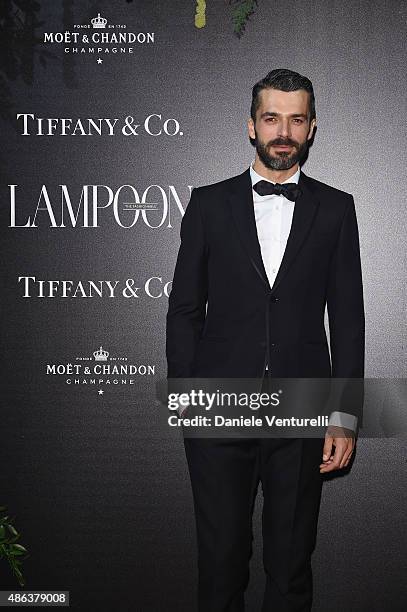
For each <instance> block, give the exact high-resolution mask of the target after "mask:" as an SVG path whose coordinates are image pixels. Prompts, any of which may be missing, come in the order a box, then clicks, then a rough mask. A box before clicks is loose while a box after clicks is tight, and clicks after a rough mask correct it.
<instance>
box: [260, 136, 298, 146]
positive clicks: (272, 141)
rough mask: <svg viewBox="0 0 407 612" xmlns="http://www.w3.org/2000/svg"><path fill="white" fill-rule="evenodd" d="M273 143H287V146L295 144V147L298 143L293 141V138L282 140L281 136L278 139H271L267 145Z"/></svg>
mask: <svg viewBox="0 0 407 612" xmlns="http://www.w3.org/2000/svg"><path fill="white" fill-rule="evenodd" d="M273 145H286V146H289V145H290V146H293V147H297V146H298V143H296V142H294V141H292V140H281V138H279V139H277V140H271V141H270V142H269V143H268V145H267V146H269V147H271V146H273Z"/></svg>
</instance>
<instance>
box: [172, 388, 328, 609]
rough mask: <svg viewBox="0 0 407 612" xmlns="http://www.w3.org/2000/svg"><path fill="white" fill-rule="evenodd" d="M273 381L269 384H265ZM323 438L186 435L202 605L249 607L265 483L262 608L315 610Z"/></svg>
mask: <svg viewBox="0 0 407 612" xmlns="http://www.w3.org/2000/svg"><path fill="white" fill-rule="evenodd" d="M266 388H267V383H266V382H265V383H263V390H264V389H266ZM323 444H324V440H323V439H322V438H239V439H236V438H221V439H219V438H216V439H214V438H184V446H185V452H186V457H187V462H188V468H189V473H190V478H191V484H192V492H193V498H194V509H195V520H196V528H197V542H198V575H199V581H198V610H199V612H244V609H245V607H244V592H245V590H246V587H247V585H248V581H249V561H250V558H251V555H252V541H253V534H252V514H253V508H254V502H255V497H256V494H257V490H258V485H259V482H261V487H262V492H263V512H262V535H263V565H264V570H265V573H266V587H265V592H264V598H263V605H262V608H261V612H308V611H309V610H311V605H312V570H311V554H312V552H313V550H314V548H315V542H316V532H317V522H318V514H319V507H320V499H321V490H322V475H321V474H320V472H319V464H320V463H321V462H322V450H323Z"/></svg>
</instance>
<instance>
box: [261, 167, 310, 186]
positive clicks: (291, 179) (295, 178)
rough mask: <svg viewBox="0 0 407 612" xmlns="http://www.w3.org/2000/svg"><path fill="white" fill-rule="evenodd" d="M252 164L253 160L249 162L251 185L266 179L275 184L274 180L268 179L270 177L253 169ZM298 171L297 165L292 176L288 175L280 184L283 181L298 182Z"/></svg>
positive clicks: (299, 170)
mask: <svg viewBox="0 0 407 612" xmlns="http://www.w3.org/2000/svg"><path fill="white" fill-rule="evenodd" d="M253 164H254V161H253V162H252V163H251V164H250V178H251V179H252V186H253V185H255V184H256V183H257V182H258V181H268V182H269V183H273V184H275V183H274V181H270V179H268V178H266V177H265V176H261V174H259V173H258V172H256V170H254V169H253ZM300 172H301V169H300V167H299V166H298V170H297V172H296V173H295V174H293V175H292V176H290V177H289V178H288V179H286V180H285V181H283V183H282V184H284V183H297V184H298V181H299V178H300Z"/></svg>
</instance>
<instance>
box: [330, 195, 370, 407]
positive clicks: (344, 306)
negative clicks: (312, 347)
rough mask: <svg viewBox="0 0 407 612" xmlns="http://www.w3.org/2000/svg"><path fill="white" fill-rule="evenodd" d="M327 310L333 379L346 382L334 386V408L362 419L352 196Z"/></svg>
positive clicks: (360, 312)
mask: <svg viewBox="0 0 407 612" xmlns="http://www.w3.org/2000/svg"><path fill="white" fill-rule="evenodd" d="M327 308H328V319H329V333H330V347H331V362H332V377H333V378H341V379H343V381H341V384H339V385H336V384H334V389H336V391H335V393H334V396H335V401H334V402H333V404H332V405H331V406H332V408H335V410H338V411H341V412H343V413H348V414H352V415H354V416H356V417H357V418H360V417H361V416H362V407H363V396H364V385H363V380H362V379H363V377H364V361H365V314H364V303H363V285H362V270H361V262H360V247H359V233H358V226H357V220H356V211H355V203H354V200H353V197H352V196H349V202H348V205H347V207H346V210H345V213H344V216H343V220H342V224H341V228H340V232H339V237H338V240H337V244H336V246H335V250H334V254H333V256H332V260H331V265H330V271H329V279H328V290H327ZM350 379H354V380H350ZM355 379H358V380H355ZM339 389H341V392H340V393H339V392H338V390H339Z"/></svg>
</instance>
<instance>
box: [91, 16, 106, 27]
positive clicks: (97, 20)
mask: <svg viewBox="0 0 407 612" xmlns="http://www.w3.org/2000/svg"><path fill="white" fill-rule="evenodd" d="M90 22H91V24H92V26H93V27H94V28H105V27H106V24H107V19H105V18H104V17H101V16H100V13H98V16H97V17H94V18H93V19H91V20H90Z"/></svg>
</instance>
